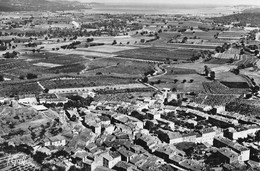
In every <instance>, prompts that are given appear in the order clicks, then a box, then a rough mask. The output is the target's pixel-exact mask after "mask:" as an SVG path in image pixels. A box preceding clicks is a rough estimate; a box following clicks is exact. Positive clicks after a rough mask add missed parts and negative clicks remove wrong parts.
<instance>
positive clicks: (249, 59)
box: [233, 55, 259, 68]
mask: <svg viewBox="0 0 260 171" xmlns="http://www.w3.org/2000/svg"><path fill="white" fill-rule="evenodd" d="M258 60H259V59H258V58H256V57H255V56H250V55H243V56H242V57H241V58H240V60H238V61H235V62H234V63H233V64H234V65H236V66H241V65H244V66H245V67H246V68H247V67H252V66H254V65H255V64H256V63H257V61H258Z"/></svg>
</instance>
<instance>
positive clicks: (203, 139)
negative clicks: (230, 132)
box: [197, 128, 216, 145]
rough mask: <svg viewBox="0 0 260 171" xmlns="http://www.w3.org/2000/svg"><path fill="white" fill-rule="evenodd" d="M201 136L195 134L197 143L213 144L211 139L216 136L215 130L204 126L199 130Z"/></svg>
mask: <svg viewBox="0 0 260 171" xmlns="http://www.w3.org/2000/svg"><path fill="white" fill-rule="evenodd" d="M199 134H200V135H201V136H197V143H208V144H210V145H213V139H214V137H215V136H216V131H215V130H214V129H213V128H205V129H203V130H201V131H200V132H199Z"/></svg>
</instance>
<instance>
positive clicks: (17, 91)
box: [0, 82, 42, 96]
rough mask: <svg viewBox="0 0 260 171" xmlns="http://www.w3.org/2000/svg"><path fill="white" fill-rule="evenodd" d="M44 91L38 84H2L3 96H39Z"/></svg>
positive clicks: (0, 90)
mask: <svg viewBox="0 0 260 171" xmlns="http://www.w3.org/2000/svg"><path fill="white" fill-rule="evenodd" d="M41 91H42V89H41V87H40V86H39V85H38V84H37V83H36V82H32V83H14V84H8V83H2V84H0V95H1V96H14V95H23V94H39V93H40V92H41Z"/></svg>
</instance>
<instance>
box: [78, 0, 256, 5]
mask: <svg viewBox="0 0 260 171" xmlns="http://www.w3.org/2000/svg"><path fill="white" fill-rule="evenodd" d="M78 1H81V2H101V3H164V4H169V3H170V4H205V5H211V4H218V5H241V4H243V5H259V6H260V0H184V1H181V0H78Z"/></svg>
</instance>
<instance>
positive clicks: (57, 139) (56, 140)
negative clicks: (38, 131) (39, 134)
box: [44, 135, 66, 147]
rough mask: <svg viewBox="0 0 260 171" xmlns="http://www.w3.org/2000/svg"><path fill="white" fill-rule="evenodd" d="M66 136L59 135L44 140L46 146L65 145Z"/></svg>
mask: <svg viewBox="0 0 260 171" xmlns="http://www.w3.org/2000/svg"><path fill="white" fill-rule="evenodd" d="M65 145H66V138H65V137H64V136H62V135H57V136H54V137H50V138H47V139H46V140H45V142H44V146H55V147H58V146H65Z"/></svg>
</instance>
